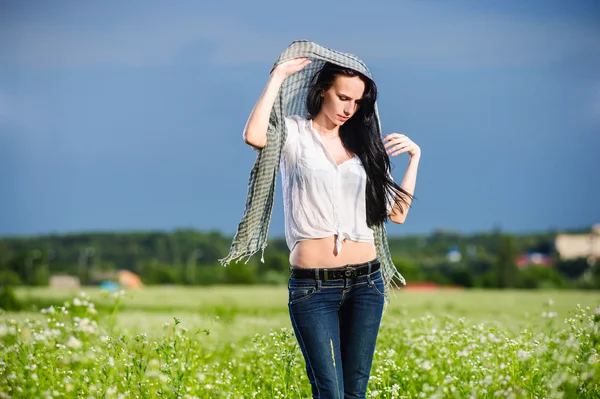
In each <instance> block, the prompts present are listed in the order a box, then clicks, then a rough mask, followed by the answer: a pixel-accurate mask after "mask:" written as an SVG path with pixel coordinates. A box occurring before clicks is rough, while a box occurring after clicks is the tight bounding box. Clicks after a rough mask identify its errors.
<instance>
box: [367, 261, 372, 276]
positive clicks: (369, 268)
mask: <svg viewBox="0 0 600 399" xmlns="http://www.w3.org/2000/svg"><path fill="white" fill-rule="evenodd" d="M367 274H371V261H369V262H368V268H367Z"/></svg>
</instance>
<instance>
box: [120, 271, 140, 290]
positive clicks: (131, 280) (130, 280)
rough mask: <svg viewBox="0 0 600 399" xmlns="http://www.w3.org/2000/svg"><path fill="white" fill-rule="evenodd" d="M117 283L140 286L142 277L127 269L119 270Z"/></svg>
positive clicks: (127, 286)
mask: <svg viewBox="0 0 600 399" xmlns="http://www.w3.org/2000/svg"><path fill="white" fill-rule="evenodd" d="M119 284H121V285H122V286H123V287H126V288H132V289H136V288H142V287H143V286H144V284H142V279H140V276H138V275H137V274H135V273H133V272H130V271H129V270H120V271H119Z"/></svg>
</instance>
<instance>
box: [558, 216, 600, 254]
mask: <svg viewBox="0 0 600 399" xmlns="http://www.w3.org/2000/svg"><path fill="white" fill-rule="evenodd" d="M554 246H555V248H556V251H557V252H558V254H559V256H560V258H561V259H564V260H568V259H576V258H588V259H589V260H591V261H595V260H596V259H598V258H600V224H595V225H594V226H593V227H592V231H591V232H590V233H587V234H558V235H557V236H556V238H555V240H554Z"/></svg>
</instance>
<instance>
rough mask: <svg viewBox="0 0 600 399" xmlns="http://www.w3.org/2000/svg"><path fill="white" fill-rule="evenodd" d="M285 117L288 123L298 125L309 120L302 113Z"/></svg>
mask: <svg viewBox="0 0 600 399" xmlns="http://www.w3.org/2000/svg"><path fill="white" fill-rule="evenodd" d="M284 119H285V121H286V122H287V123H288V124H290V123H296V124H297V125H300V124H301V123H306V122H307V121H308V119H306V118H305V117H303V116H301V115H289V116H286V117H284Z"/></svg>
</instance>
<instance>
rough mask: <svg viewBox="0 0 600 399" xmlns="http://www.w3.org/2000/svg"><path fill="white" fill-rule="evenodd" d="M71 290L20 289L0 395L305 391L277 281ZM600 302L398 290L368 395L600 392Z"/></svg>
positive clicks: (288, 394)
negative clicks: (112, 290) (22, 306)
mask: <svg viewBox="0 0 600 399" xmlns="http://www.w3.org/2000/svg"><path fill="white" fill-rule="evenodd" d="M80 291H81V290H78V291H76V292H64V291H63V292H59V291H51V290H49V289H31V288H29V289H27V288H21V289H19V290H17V292H16V293H17V296H18V298H19V299H21V300H22V301H23V302H25V303H27V304H29V310H26V311H23V312H16V313H4V314H3V315H2V321H1V322H0V339H1V342H2V349H1V353H2V363H0V376H1V377H0V378H1V379H0V398H2V397H15V398H18V397H26V398H33V397H36V398H37V397H82V398H92V397H93V398H98V397H102V398H136V397H137V398H158V397H184V398H252V397H256V398H308V397H310V386H309V383H308V379H307V378H306V375H305V372H304V369H303V367H304V361H303V359H302V355H301V353H300V351H299V349H298V347H297V345H296V341H295V338H294V336H293V332H292V329H291V324H290V321H289V316H288V310H287V290H286V287H273V286H263V287H260V286H239V287H235V286H227V287H194V288H189V287H185V288H184V287H152V288H145V289H143V290H140V291H129V292H125V293H124V296H123V295H121V294H119V293H112V294H109V295H107V294H106V293H103V292H101V291H99V290H98V289H95V288H87V287H86V288H85V289H84V290H83V291H84V292H85V295H80V294H79V292H80ZM51 305H53V306H52V307H50V306H51ZM65 305H68V306H67V307H63V306H65ZM599 306H600V295H599V294H598V293H597V292H596V293H595V292H589V291H588V292H584V291H476V290H473V291H460V290H442V291H434V292H414V291H413V292H411V291H397V292H396V293H395V296H393V297H392V303H391V305H390V306H389V308H388V309H387V310H386V313H385V314H384V317H383V320H382V327H381V330H380V335H379V338H378V344H377V349H376V352H375V358H374V363H373V369H372V373H371V381H370V383H369V393H368V394H369V396H368V397H374V398H415V397H425V398H446V397H448V398H486V397H489V398H492V397H512V398H523V397H532V398H533V397H539V398H552V397H557V398H558V397H568V398H570V397H573V398H575V397H577V398H580V397H581V398H597V397H600V388H599V386H598V384H599V383H600V356H599V353H598V352H599V351H600V314H598V313H599V312H600V310H597V309H600V308H599Z"/></svg>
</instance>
